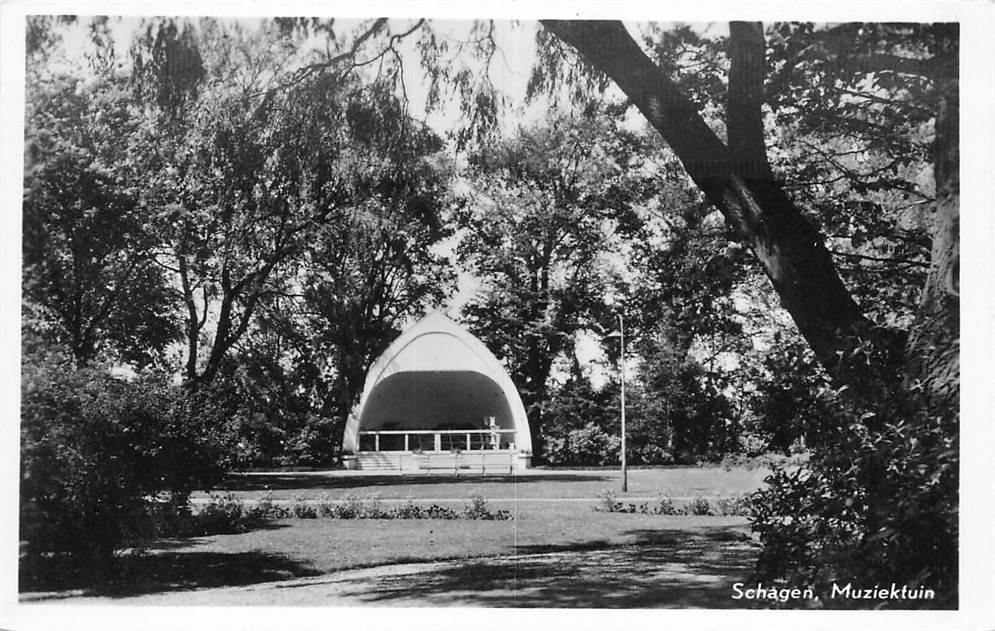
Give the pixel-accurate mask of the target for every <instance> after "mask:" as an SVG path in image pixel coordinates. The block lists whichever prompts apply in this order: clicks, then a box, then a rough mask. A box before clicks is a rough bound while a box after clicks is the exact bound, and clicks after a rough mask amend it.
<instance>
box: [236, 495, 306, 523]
mask: <svg viewBox="0 0 995 631" xmlns="http://www.w3.org/2000/svg"><path fill="white" fill-rule="evenodd" d="M321 508H322V505H321V504H319V506H318V511H319V514H320V511H321ZM248 516H249V519H250V520H252V521H263V520H267V519H285V518H287V517H290V516H291V511H290V509H288V508H285V507H283V506H279V505H278V504H276V503H275V502H274V501H273V493H272V491H266V492H265V493H263V495H262V497H260V498H259V499H258V500H256V503H255V505H253V506H252V507H251V508H250V509H249V511H248Z"/></svg>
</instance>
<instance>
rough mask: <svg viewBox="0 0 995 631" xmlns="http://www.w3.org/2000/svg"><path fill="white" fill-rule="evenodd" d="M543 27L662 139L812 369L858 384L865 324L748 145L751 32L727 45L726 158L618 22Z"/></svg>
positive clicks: (753, 118)
mask: <svg viewBox="0 0 995 631" xmlns="http://www.w3.org/2000/svg"><path fill="white" fill-rule="evenodd" d="M543 25H544V27H545V28H546V29H547V30H549V31H550V32H552V33H553V34H554V35H556V36H557V37H559V38H560V39H561V40H563V41H564V42H566V43H567V44H569V45H571V46H573V47H574V48H576V49H577V51H578V52H579V53H580V54H581V56H582V57H583V58H584V59H585V60H586V61H587V62H588V63H590V64H591V65H592V66H594V67H595V68H597V69H598V70H600V71H602V72H604V73H605V74H606V75H607V76H608V77H609V78H611V79H612V80H613V81H614V82H615V83H616V84H617V85H618V86H619V88H621V89H622V91H623V92H624V93H625V94H626V96H628V97H629V99H630V100H631V101H632V103H633V104H634V105H635V106H636V107H637V108H638V109H639V110H640V112H642V114H643V115H644V116H645V117H646V119H647V120H648V121H649V123H650V124H651V125H652V126H653V127H654V128H655V129H656V130H657V131H658V132H659V133H660V135H661V136H662V137H663V138H664V140H666V141H667V143H668V144H669V145H670V147H671V149H672V150H673V151H674V153H675V154H676V155H677V157H678V159H680V161H681V162H682V164H683V165H684V167H685V169H686V170H687V173H688V175H689V176H690V177H691V179H692V180H694V182H695V183H696V184H697V185H698V186H699V188H700V189H701V190H702V192H704V194H705V195H706V197H707V198H708V200H709V201H710V202H711V203H712V204H714V205H715V206H716V207H717V208H718V209H719V210H720V211H721V212H722V213H723V215H724V216H725V218H726V222H727V223H728V225H729V226H730V227H731V228H732V229H733V231H734V232H735V234H736V235H737V237H738V238H739V239H741V240H742V241H743V242H744V243H746V244H747V245H748V246H749V247H750V248H751V250H752V251H753V253H754V255H755V256H756V258H757V260H758V261H759V262H760V264H761V266H762V268H763V270H764V272H765V273H766V275H767V276H768V278H769V279H770V281H771V283H772V284H773V286H774V289H775V291H776V292H777V294H778V295H779V296H780V298H781V302H782V305H783V306H784V308H785V309H786V310H787V311H788V313H790V314H791V317H792V318H793V319H794V321H795V323H796V325H797V326H798V329H799V331H800V332H801V334H802V335H803V336H804V337H805V339H806V340H807V341H808V343H809V346H810V347H811V349H812V350H813V351H814V353H815V355H816V357H817V358H818V360H819V362H820V363H821V364H822V365H823V366H824V367H825V368H826V369H827V370H828V371H829V372H830V374H833V375H834V376H835V377H836V379H837V380H838V381H841V382H843V383H850V384H853V383H858V382H860V380H861V379H862V377H863V376H864V371H863V369H862V367H861V366H860V364H859V362H856V361H851V357H852V355H853V351H854V349H855V348H856V347H857V345H858V343H859V338H860V337H861V335H863V334H864V333H866V332H867V331H868V330H869V329H870V322H869V321H868V320H867V319H866V318H865V317H864V316H863V314H862V313H861V311H860V309H859V307H858V306H857V304H856V303H855V302H854V301H853V298H852V297H851V295H850V293H849V291H847V289H846V287H845V286H844V285H843V282H842V280H841V279H840V277H839V274H838V273H837V271H836V267H835V265H834V263H833V260H832V257H831V255H830V254H829V252H828V250H827V249H826V247H825V245H824V244H823V238H822V235H821V234H819V233H818V232H817V231H816V230H815V229H814V228H813V227H812V226H811V225H810V224H809V223H808V221H807V220H806V219H805V218H804V217H803V215H802V213H801V211H800V210H799V209H798V207H797V206H795V204H794V203H793V202H792V201H791V199H790V198H789V197H788V195H787V194H786V193H785V191H784V190H783V189H782V188H781V186H780V185H779V184H778V183H777V182H776V181H775V180H774V179H773V178H772V177H771V176H770V173H769V169H767V168H766V158H765V157H764V159H763V161H762V162H761V161H759V160H758V159H757V156H759V155H760V154H761V153H762V152H763V145H762V144H760V145H757V142H758V139H759V142H760V143H762V141H763V129H762V124H761V123H760V121H761V119H760V117H759V96H760V94H759V93H757V91H756V83H757V77H758V76H760V77H761V80H762V73H763V66H762V54H763V47H762V42H763V34H762V30H759V29H758V25H756V24H739V25H737V26H735V27H734V31H735V32H736V35H735V36H734V37H733V40H734V42H733V44H734V45H735V46H738V47H739V49H740V50H741V51H743V55H744V56H743V57H742V58H741V59H739V60H737V62H736V64H734V65H735V66H736V68H735V73H736V79H737V82H741V83H740V86H742V87H741V88H735V89H732V90H731V94H730V109H737V112H736V113H735V114H732V115H731V117H730V122H731V126H732V129H731V130H730V131H731V133H732V137H733V138H734V139H735V141H734V146H735V153H734V152H733V150H732V149H731V148H730V147H727V146H726V144H725V143H723V142H722V141H721V140H720V139H719V138H718V137H717V136H716V135H715V133H714V132H713V131H712V130H711V128H709V127H708V125H707V124H706V123H705V121H704V119H702V117H701V116H700V114H699V113H698V111H697V109H696V108H695V106H694V105H693V104H692V103H691V102H690V101H689V100H688V99H687V98H686V97H685V96H684V95H683V94H681V93H680V91H679V90H678V88H677V87H676V86H675V85H674V84H673V83H672V82H671V81H670V79H669V78H668V77H667V76H666V75H665V74H664V73H662V72H661V71H660V69H659V68H657V66H656V65H655V64H654V63H653V61H652V60H651V59H650V58H649V57H648V56H647V55H646V54H645V53H644V52H643V51H642V50H641V49H640V48H639V45H638V44H637V43H636V42H635V41H634V40H633V39H632V37H631V36H630V35H629V33H628V32H627V31H626V30H625V27H624V26H623V25H622V24H621V22H604V21H549V20H546V21H543ZM758 55H759V57H758ZM732 82H733V77H730V83H732ZM740 107H742V108H743V109H742V110H739V109H738V108H740ZM757 125H760V127H759V128H758V127H757Z"/></svg>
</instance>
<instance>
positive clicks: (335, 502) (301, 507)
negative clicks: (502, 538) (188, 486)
mask: <svg viewBox="0 0 995 631" xmlns="http://www.w3.org/2000/svg"><path fill="white" fill-rule="evenodd" d="M186 511H187V512H186V513H185V515H184V519H188V520H189V521H188V525H182V524H181V526H180V529H179V532H177V531H176V530H173V531H172V532H170V531H169V530H170V528H171V527H172V524H170V523H169V522H168V521H163V522H161V524H162V525H163V526H164V528H163V529H161V530H159V531H158V532H157V533H156V534H157V535H159V536H164V535H167V534H188V535H206V534H224V533H234V532H245V531H246V530H248V529H249V528H251V527H253V526H255V525H258V524H259V523H261V522H264V521H271V520H276V519H319V518H320V519H478V520H496V521H505V520H509V519H512V514H511V512H510V511H507V510H497V511H492V510H491V509H490V507H488V505H487V500H486V499H485V498H484V497H483V496H481V495H479V494H474V495H471V496H470V497H469V498H467V500H466V501H465V503H464V505H463V507H462V509H459V510H457V509H454V508H451V507H448V506H440V505H438V504H431V505H429V506H422V505H419V504H415V503H414V502H413V501H412V500H408V501H407V502H406V503H404V504H400V505H389V504H386V503H384V502H383V501H382V500H381V499H380V497H378V496H372V497H361V496H355V495H349V496H346V497H345V498H343V499H332V498H330V497H328V496H321V497H319V498H317V499H316V500H311V499H309V498H307V497H305V496H300V497H297V498H296V499H295V500H294V501H293V502H292V503H290V504H282V503H277V502H276V501H274V499H273V497H272V495H271V494H269V493H266V494H264V495H263V496H262V497H261V498H260V499H259V500H257V501H255V502H253V503H252V504H247V503H246V502H245V501H243V500H241V499H239V498H238V497H236V496H235V495H234V494H232V493H227V494H214V495H211V497H210V499H209V500H208V502H207V503H206V504H204V505H203V506H201V507H200V508H199V509H197V510H196V511H191V510H190V509H189V508H187V509H186Z"/></svg>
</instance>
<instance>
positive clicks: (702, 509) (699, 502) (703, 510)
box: [684, 495, 713, 515]
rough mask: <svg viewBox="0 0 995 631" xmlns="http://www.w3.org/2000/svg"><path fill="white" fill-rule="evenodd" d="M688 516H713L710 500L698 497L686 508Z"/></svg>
mask: <svg viewBox="0 0 995 631" xmlns="http://www.w3.org/2000/svg"><path fill="white" fill-rule="evenodd" d="M684 510H685V512H686V513H687V514H688V515H712V514H713V513H712V505H711V503H709V501H708V499H706V498H704V497H702V496H701V495H698V496H697V497H695V498H694V499H692V500H691V501H690V502H688V503H687V506H685V507H684Z"/></svg>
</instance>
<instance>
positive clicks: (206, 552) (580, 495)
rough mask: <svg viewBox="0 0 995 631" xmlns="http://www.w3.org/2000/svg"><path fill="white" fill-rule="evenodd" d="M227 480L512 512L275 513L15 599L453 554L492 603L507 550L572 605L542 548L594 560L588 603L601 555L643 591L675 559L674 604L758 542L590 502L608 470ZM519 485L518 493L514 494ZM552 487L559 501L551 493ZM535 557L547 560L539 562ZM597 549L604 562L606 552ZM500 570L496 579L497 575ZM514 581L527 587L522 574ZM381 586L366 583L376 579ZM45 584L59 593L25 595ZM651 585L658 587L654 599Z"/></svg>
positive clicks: (697, 491) (670, 474) (224, 583)
mask: <svg viewBox="0 0 995 631" xmlns="http://www.w3.org/2000/svg"><path fill="white" fill-rule="evenodd" d="M763 475H764V472H763V471H762V470H754V471H745V470H738V471H736V470H734V471H725V470H723V469H718V468H685V469H678V468H674V469H658V470H637V471H631V472H630V493H629V495H627V496H625V497H628V498H631V499H633V500H638V499H652V498H653V497H655V496H657V495H659V494H661V493H667V494H669V495H671V496H672V497H675V498H677V497H681V496H687V497H691V496H695V495H704V496H708V497H716V496H727V495H739V494H742V493H745V492H749V491H751V490H754V489H756V488H757V487H758V486H760V485H761V484H762V478H763ZM226 486H227V488H229V489H231V490H232V491H233V492H235V493H236V494H237V495H239V496H241V497H243V498H245V499H251V498H253V497H258V496H259V495H261V494H262V493H263V492H264V490H265V487H267V486H268V487H269V488H270V489H272V490H273V494H274V497H275V498H277V499H293V498H296V497H298V496H301V495H304V496H308V497H318V496H321V495H325V496H327V497H331V498H336V497H345V496H346V495H360V496H367V495H375V494H378V495H380V496H382V497H383V498H398V499H404V498H408V497H411V498H415V501H416V502H417V503H419V504H420V505H423V506H427V505H428V504H429V503H431V502H432V501H434V500H433V498H438V499H440V501H441V499H454V498H464V497H467V496H469V495H471V494H473V493H480V494H482V495H484V496H485V497H487V498H488V508H490V509H491V510H492V511H494V510H499V509H504V510H509V511H511V512H512V514H513V515H514V519H512V520H507V521H484V520H466V519H459V520H438V519H431V520H370V519H361V520H346V519H327V518H326V519H322V518H319V519H282V520H276V521H272V522H266V523H264V524H263V525H262V526H261V527H258V528H256V529H254V530H251V531H250V532H245V533H241V534H230V535H214V536H208V537H191V538H177V539H161V540H158V541H156V542H154V543H153V544H152V545H151V546H150V547H149V549H148V551H147V552H146V553H145V554H143V555H139V556H137V557H132V556H127V555H126V556H123V557H122V558H121V559H120V564H119V566H118V567H116V568H114V570H113V571H112V572H111V573H110V574H112V575H113V579H112V580H110V581H109V582H108V583H106V584H104V585H102V586H94V585H92V584H89V583H90V582H89V581H88V580H87V579H86V577H83V578H77V579H75V580H63V581H59V584H55V585H53V584H41V583H37V582H32V581H30V580H29V581H26V582H24V583H22V585H21V591H22V599H24V600H34V599H36V598H38V597H42V596H44V597H47V596H59V597H63V596H103V597H104V598H109V599H111V600H112V601H117V599H119V598H128V599H129V600H126V601H124V602H132V600H131V598H133V597H136V596H137V597H141V595H143V594H144V595H146V596H144V598H145V599H153V600H154V599H155V598H157V597H156V596H155V595H156V594H163V595H164V596H163V597H164V598H165V594H168V593H170V592H176V591H177V590H183V591H184V592H185V591H186V590H191V589H196V590H200V589H205V588H223V589H225V590H230V589H236V588H238V587H239V586H248V585H253V584H258V583H266V582H271V581H278V580H285V579H293V578H304V577H319V576H322V575H326V574H329V573H332V572H337V571H340V570H349V569H353V568H363V567H375V566H383V565H390V564H397V563H415V562H429V561H444V560H460V561H463V562H465V563H466V564H467V565H466V566H465V571H466V572H470V571H471V570H472V568H474V567H477V568H478V569H480V572H477V574H476V576H480V577H483V576H485V575H486V576H489V577H490V578H488V579H487V581H490V582H487V584H486V585H484V584H483V583H482V584H481V586H480V589H485V588H486V589H490V590H492V591H493V594H492V595H493V596H494V598H495V600H494V601H493V603H494V604H495V606H500V605H502V604H506V602H505V601H506V599H507V598H511V597H512V596H514V594H511V595H509V594H510V592H508V589H507V580H505V579H508V580H511V579H514V580H515V581H518V580H519V579H520V578H522V577H524V574H520V573H519V570H521V568H524V567H525V565H523V563H524V562H523V561H514V562H513V565H512V566H510V568H509V566H508V562H507V561H501V560H498V559H499V558H500V557H508V556H509V555H525V556H527V558H530V559H536V561H535V562H536V563H538V564H539V565H537V566H536V567H535V568H534V572H533V573H534V574H535V576H534V577H533V587H535V589H537V590H540V591H543V592H544V593H547V596H549V597H550V598H559V597H561V596H562V597H563V598H565V599H566V600H564V605H563V606H583V605H582V604H568V603H572V602H573V601H572V600H570V599H571V598H573V595H571V592H570V590H569V589H567V588H566V587H563V586H561V587H560V588H558V589H560V590H561V592H562V593H561V594H560V595H559V596H557V595H551V593H549V592H548V591H547V590H546V589H545V588H544V587H542V585H543V580H542V576H543V575H544V573H548V572H551V571H554V570H555V568H556V567H559V566H558V565H557V564H559V563H560V561H555V562H553V561H550V560H549V555H550V554H553V555H554V556H555V555H557V554H563V555H566V556H565V557H564V559H568V560H567V561H564V563H572V564H573V565H571V567H578V566H577V565H576V564H577V563H584V562H585V561H584V559H585V558H586V559H589V560H588V561H586V562H588V563H591V564H592V565H593V568H594V569H593V571H592V570H590V569H587V568H584V569H577V570H576V571H577V572H578V573H580V574H582V575H583V577H581V576H578V577H576V580H581V578H583V580H585V581H586V585H587V586H586V587H585V590H586V591H587V593H589V594H590V595H591V596H590V597H591V598H593V599H594V600H593V601H591V602H598V603H601V604H602V605H604V606H613V605H611V603H612V602H614V601H613V600H611V599H610V598H609V600H604V598H608V597H609V596H612V594H613V593H614V592H612V591H611V589H608V588H607V587H606V590H607V591H605V592H604V593H602V594H600V595H598V585H599V584H600V583H599V581H600V580H602V579H599V578H598V573H599V572H601V571H602V570H604V569H605V568H607V567H608V565H612V570H611V572H612V574H611V577H610V578H604V580H605V581H608V582H607V583H605V584H606V585H615V584H616V583H618V585H623V584H625V585H628V586H629V587H627V588H626V589H630V588H632V586H633V584H632V581H631V580H629V581H628V582H625V581H622V578H623V577H626V576H630V578H631V574H633V573H639V572H642V574H643V575H644V578H645V580H646V581H648V582H647V585H646V586H645V588H646V589H645V590H643V592H640V593H645V594H650V593H657V592H653V589H654V587H653V584H651V583H652V580H655V579H652V578H651V574H652V572H653V571H658V570H660V568H678V569H677V570H675V572H676V573H674V574H672V575H668V576H672V577H676V578H673V580H671V581H670V583H668V584H669V585H670V587H668V589H669V590H670V591H668V593H669V594H680V595H681V596H680V598H681V599H684V600H682V601H681V602H686V603H693V602H697V601H695V600H694V599H695V598H698V597H699V596H700V595H701V593H703V592H701V591H700V589H699V588H697V587H695V588H694V589H692V588H691V587H689V583H688V577H690V579H691V583H694V581H695V580H698V581H700V580H702V577H703V576H710V577H712V578H711V579H710V580H711V583H710V584H711V585H712V589H713V592H714V593H712V595H711V596H709V598H713V599H714V598H718V599H720V601H721V599H723V598H726V594H727V592H728V586H726V585H725V583H726V582H728V584H729V585H731V582H732V581H734V580H742V579H743V578H745V575H746V574H748V572H749V570H750V568H751V566H752V563H753V560H754V558H755V553H756V544H754V543H753V542H752V541H751V540H750V539H749V536H748V532H749V528H748V524H747V521H746V519H745V518H743V517H717V516H663V515H643V514H626V513H604V512H598V511H595V510H594V506H595V505H596V504H597V503H598V502H597V500H596V499H595V498H596V496H597V495H598V494H599V493H601V492H602V491H604V490H605V489H606V488H612V487H614V488H615V489H617V488H618V472H616V471H579V472H572V473H571V472H562V471H556V472H551V471H530V472H528V473H527V474H526V475H520V476H514V477H506V478H501V477H487V478H479V477H460V478H454V477H448V476H431V477H429V476H417V477H416V476H407V477H396V476H382V475H376V476H374V475H369V474H356V473H353V472H337V473H324V474H322V473H319V474H286V473H280V474H270V475H242V476H233V477H232V478H231V479H230V480H229V481H228V484H227V485H226ZM516 497H518V498H520V500H521V501H519V500H516V499H514V498H516ZM585 498H587V499H585ZM557 499H560V500H564V501H555V500H557ZM613 551H614V552H613ZM544 555H545V556H544ZM597 555H608V556H607V557H605V560H603V561H597V562H595V561H593V559H595V558H596V557H597ZM543 558H545V559H546V560H545V561H542V560H541V559H543ZM607 560H611V564H608V563H607ZM627 568H628V569H627ZM696 568H697V569H696ZM699 570H700V571H699ZM564 571H565V570H564ZM605 571H607V570H605ZM668 571H669V570H668ZM471 573H472V572H471ZM450 574H452V573H451V572H450V573H448V574H447V573H441V574H437V575H436V577H435V579H433V580H434V581H435V582H434V583H433V585H434V587H433V588H432V589H435V590H437V593H436V597H438V598H443V599H444V597H445V595H446V593H445V590H444V589H442V588H441V587H440V583H439V582H438V581H439V580H442V579H441V578H440V577H443V578H444V577H449V578H445V580H443V583H445V584H446V585H451V589H452V590H457V589H463V587H465V580H464V579H459V580H456V579H455V578H452V577H453V576H456V574H459V573H458V572H457V573H456V574H453V575H452V576H450ZM502 576H503V577H505V578H504V579H501V578H500V577H502ZM508 577H511V579H509V578H508ZM725 577H728V579H729V580H728V581H726V580H725ZM658 578H659V577H658ZM450 579H452V580H450ZM563 579H564V582H563V584H562V585H565V586H569V585H570V584H571V583H570V581H571V580H574V579H570V578H569V577H566V576H565V577H563ZM481 580H483V579H482V578H481ZM522 580H524V579H522ZM640 580H641V579H640ZM501 581H504V582H501ZM720 583H721V585H720ZM378 584H379V585H383V584H384V583H382V582H381V583H378ZM515 584H516V585H517V584H518V583H515ZM461 586H463V587H461ZM522 586H523V589H524V583H523V584H522ZM380 589H381V588H380V587H377V588H375V590H374V591H376V590H380ZM446 589H450V588H446ZM516 589H517V588H516ZM612 589H614V588H612ZM620 589H621V588H620ZM45 590H62V591H60V592H58V593H57V594H39V593H31V592H33V591H34V592H40V591H45ZM438 590H442V591H438ZM563 590H565V591H563ZM675 590H676V591H675ZM278 591H281V590H278ZM282 591H283V592H286V591H287V590H282ZM305 591H306V590H305ZM402 592H403V593H404V594H407V596H404V597H405V598H408V599H410V598H412V597H419V596H418V594H414V595H412V592H411V590H410V589H408V588H405V589H404V590H397V591H390V590H388V591H387V592H385V593H394V594H398V598H401V596H400V595H399V594H401V593H402ZM302 593H303V592H302ZM474 593H476V592H474ZM521 593H525V592H520V594H521ZM558 593H559V592H558ZM205 594H207V592H205ZM177 595H179V594H177ZM615 595H616V596H617V595H618V594H615ZM658 596H660V595H659V593H657V596H654V598H656V597H658ZM205 597H207V596H205ZM301 597H302V598H303V596H301ZM515 597H516V598H517V596H515ZM625 598H626V599H625V600H623V601H619V602H621V603H623V604H620V605H618V606H633V605H632V604H631V603H632V602H634V601H632V600H631V598H632V595H631V594H630V595H629V596H626V597H625ZM72 600H74V599H70V601H69V602H71V601H72ZM222 601H223V600H222ZM509 602H510V601H509ZM515 602H518V601H515ZM578 602H579V601H578ZM624 603H629V604H624ZM153 604H154V603H153ZM388 604H389V603H388ZM702 606H704V605H702ZM709 606H710V605H709Z"/></svg>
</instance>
